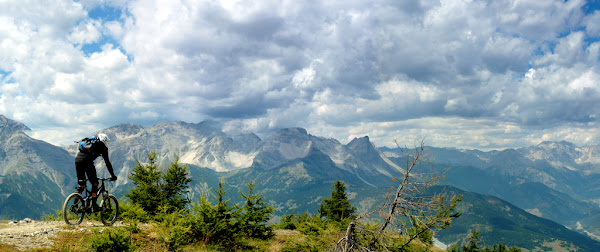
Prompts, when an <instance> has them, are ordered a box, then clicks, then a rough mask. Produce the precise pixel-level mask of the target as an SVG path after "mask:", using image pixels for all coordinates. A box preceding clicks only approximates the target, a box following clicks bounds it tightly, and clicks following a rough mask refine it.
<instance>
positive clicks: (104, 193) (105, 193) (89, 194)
mask: <svg viewBox="0 0 600 252" xmlns="http://www.w3.org/2000/svg"><path fill="white" fill-rule="evenodd" d="M107 180H110V179H109V178H98V182H99V184H98V192H96V198H99V197H100V195H102V196H103V197H107V196H108V194H109V193H108V191H107V190H106V186H105V185H104V181H107ZM87 182H88V180H87V179H86V180H85V190H84V193H85V195H81V196H82V197H83V200H84V202H85V208H86V210H87V209H88V208H90V207H92V206H91V205H90V204H89V203H90V202H91V200H92V191H90V190H89V189H88V187H87Z"/></svg>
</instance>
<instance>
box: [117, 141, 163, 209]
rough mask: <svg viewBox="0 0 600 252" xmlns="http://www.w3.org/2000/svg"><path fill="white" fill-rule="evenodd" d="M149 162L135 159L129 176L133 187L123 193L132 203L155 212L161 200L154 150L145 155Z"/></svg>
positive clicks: (159, 175)
mask: <svg viewBox="0 0 600 252" xmlns="http://www.w3.org/2000/svg"><path fill="white" fill-rule="evenodd" d="M147 157H148V160H149V163H147V164H142V163H141V162H140V161H139V160H136V165H135V166H134V167H133V171H132V172H131V175H130V176H129V179H130V180H131V181H133V184H134V187H133V188H131V189H130V190H129V192H128V193H126V194H125V196H126V197H127V198H129V200H131V202H132V203H134V204H138V205H139V206H140V207H142V209H144V211H146V212H147V213H150V214H155V213H156V212H157V211H158V206H159V205H160V204H161V202H162V196H163V194H162V193H161V186H160V177H161V172H160V171H159V170H158V165H157V164H156V152H154V151H151V152H149V153H148V155H147Z"/></svg>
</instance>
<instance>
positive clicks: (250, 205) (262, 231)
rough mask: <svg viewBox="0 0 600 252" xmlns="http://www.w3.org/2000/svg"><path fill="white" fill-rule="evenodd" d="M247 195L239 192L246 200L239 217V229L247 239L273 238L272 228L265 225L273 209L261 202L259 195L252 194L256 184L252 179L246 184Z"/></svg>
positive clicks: (261, 198)
mask: <svg viewBox="0 0 600 252" xmlns="http://www.w3.org/2000/svg"><path fill="white" fill-rule="evenodd" d="M246 186H248V194H244V193H243V192H241V191H240V196H241V197H242V198H244V199H245V200H246V202H245V203H244V206H243V207H242V209H241V210H242V214H241V216H240V229H241V230H242V232H243V233H244V234H245V235H246V236H248V237H254V238H261V239H265V238H269V237H271V236H273V227H271V226H269V225H267V221H269V219H270V218H271V214H272V213H273V207H272V206H270V205H268V204H267V203H266V202H264V201H263V197H262V196H261V195H260V194H254V188H255V187H256V183H254V181H252V179H250V180H248V182H247V183H246Z"/></svg>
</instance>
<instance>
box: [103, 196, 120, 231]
mask: <svg viewBox="0 0 600 252" xmlns="http://www.w3.org/2000/svg"><path fill="white" fill-rule="evenodd" d="M100 209H102V210H101V211H100V221H102V223H104V225H106V226H110V225H112V224H114V223H115V221H117V215H118V214H119V202H118V201H117V198H116V197H115V196H113V195H110V194H109V195H108V196H106V197H103V198H102V202H101V203H100Z"/></svg>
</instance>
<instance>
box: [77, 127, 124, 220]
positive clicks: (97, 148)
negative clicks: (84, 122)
mask: <svg viewBox="0 0 600 252" xmlns="http://www.w3.org/2000/svg"><path fill="white" fill-rule="evenodd" d="M98 139H99V140H100V141H98V142H97V143H94V144H93V145H91V147H90V148H89V151H88V150H85V151H79V153H77V156H76V157H75V169H76V170H77V183H78V184H79V186H78V187H77V193H79V194H81V193H83V190H85V175H86V174H87V178H88V180H89V181H90V183H92V208H93V210H94V212H97V211H99V209H100V207H98V204H97V203H96V202H97V200H98V194H97V192H98V177H97V176H96V167H94V160H96V158H98V157H99V156H102V158H103V159H104V163H105V164H106V169H108V172H109V173H110V176H111V177H110V180H111V181H115V180H117V176H115V173H114V172H113V167H112V164H111V163H110V160H109V159H108V147H106V144H107V143H108V141H109V140H110V139H109V138H108V136H107V135H106V134H104V133H100V134H98Z"/></svg>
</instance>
